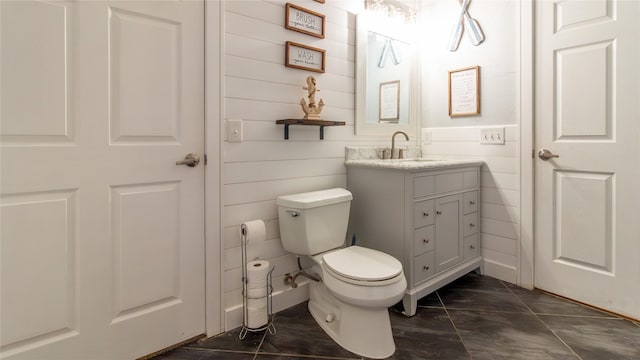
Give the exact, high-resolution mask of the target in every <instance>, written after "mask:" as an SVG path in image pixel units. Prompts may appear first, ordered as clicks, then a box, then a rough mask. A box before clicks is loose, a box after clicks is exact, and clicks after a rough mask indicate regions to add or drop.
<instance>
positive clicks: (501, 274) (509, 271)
mask: <svg viewBox="0 0 640 360" xmlns="http://www.w3.org/2000/svg"><path fill="white" fill-rule="evenodd" d="M484 275H487V276H491V277H493V278H496V279H499V280H503V281H506V282H509V283H512V284H516V281H517V278H518V271H517V269H516V268H515V267H513V266H509V265H505V264H501V263H499V262H495V261H491V260H488V259H487V258H484Z"/></svg>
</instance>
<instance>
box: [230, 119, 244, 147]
mask: <svg viewBox="0 0 640 360" xmlns="http://www.w3.org/2000/svg"><path fill="white" fill-rule="evenodd" d="M227 141H228V142H242V120H235V119H234V120H227Z"/></svg>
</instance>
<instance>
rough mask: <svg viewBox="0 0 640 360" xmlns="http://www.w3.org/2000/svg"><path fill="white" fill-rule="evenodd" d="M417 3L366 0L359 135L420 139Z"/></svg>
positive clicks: (359, 59) (360, 19)
mask: <svg viewBox="0 0 640 360" xmlns="http://www.w3.org/2000/svg"><path fill="white" fill-rule="evenodd" d="M416 6H417V5H416V2H415V1H411V0H403V1H396V0H366V1H365V10H364V11H363V12H361V13H359V14H358V16H357V33H356V42H357V51H356V64H357V66H356V127H355V128H356V134H357V135H391V134H392V133H393V132H395V131H399V130H400V131H404V132H406V133H407V134H409V135H410V136H411V135H413V136H414V137H413V138H415V134H416V133H417V132H416V129H417V124H418V118H417V115H418V114H419V109H418V102H419V101H418V99H419V93H418V89H419V83H418V79H419V74H418V70H417V69H418V59H417V56H418V55H417V54H418V46H417V40H416V39H417V37H416V35H415V33H416V31H415V26H416V13H417V9H416Z"/></svg>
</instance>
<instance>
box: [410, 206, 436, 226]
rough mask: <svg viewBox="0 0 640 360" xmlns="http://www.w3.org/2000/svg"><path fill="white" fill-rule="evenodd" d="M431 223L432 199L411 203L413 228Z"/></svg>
mask: <svg viewBox="0 0 640 360" xmlns="http://www.w3.org/2000/svg"><path fill="white" fill-rule="evenodd" d="M431 224H433V200H426V201H419V202H417V203H415V204H413V228H414V229H417V228H421V227H423V226H427V225H431Z"/></svg>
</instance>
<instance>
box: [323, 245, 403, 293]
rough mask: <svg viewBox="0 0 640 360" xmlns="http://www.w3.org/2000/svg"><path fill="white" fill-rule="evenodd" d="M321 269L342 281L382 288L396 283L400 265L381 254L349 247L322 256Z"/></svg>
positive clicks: (391, 258) (358, 247)
mask: <svg viewBox="0 0 640 360" xmlns="http://www.w3.org/2000/svg"><path fill="white" fill-rule="evenodd" d="M322 260H323V261H322V267H323V269H324V270H325V271H326V272H328V273H329V274H330V275H331V276H334V277H336V278H338V279H340V280H342V281H345V282H348V283H352V284H356V285H365V286H382V285H386V284H389V283H393V282H396V281H397V280H398V277H399V276H400V275H402V264H401V263H400V261H398V260H397V259H396V258H394V257H393V256H391V255H389V254H385V253H383V252H380V251H377V250H373V249H368V248H364V247H360V246H350V247H347V248H343V249H340V250H337V251H332V252H330V253H328V254H325V255H323V256H322Z"/></svg>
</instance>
